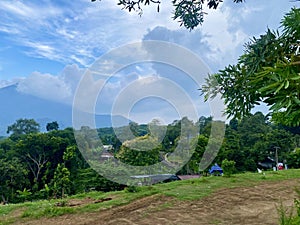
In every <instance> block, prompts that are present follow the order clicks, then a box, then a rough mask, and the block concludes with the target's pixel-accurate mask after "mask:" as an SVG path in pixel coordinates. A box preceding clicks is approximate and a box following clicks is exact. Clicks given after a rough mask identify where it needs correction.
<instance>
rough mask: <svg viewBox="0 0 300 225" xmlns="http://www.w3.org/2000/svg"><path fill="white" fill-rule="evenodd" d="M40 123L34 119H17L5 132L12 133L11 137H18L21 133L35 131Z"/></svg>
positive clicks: (38, 128)
mask: <svg viewBox="0 0 300 225" xmlns="http://www.w3.org/2000/svg"><path fill="white" fill-rule="evenodd" d="M39 130H40V125H39V124H38V123H37V122H36V121H35V120H34V119H18V120H17V121H16V122H15V123H14V124H12V125H10V126H8V128H7V133H8V134H9V133H12V135H11V137H12V138H16V139H17V138H18V137H20V136H21V135H22V134H30V133H37V132H39Z"/></svg>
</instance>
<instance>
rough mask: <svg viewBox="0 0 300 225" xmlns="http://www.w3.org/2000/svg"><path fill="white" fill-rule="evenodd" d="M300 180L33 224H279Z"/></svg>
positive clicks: (145, 200) (151, 200) (141, 202)
mask: <svg viewBox="0 0 300 225" xmlns="http://www.w3.org/2000/svg"><path fill="white" fill-rule="evenodd" d="M296 186H298V187H299V186H300V180H288V181H284V182H275V183H264V184H260V185H257V186H253V187H239V188H233V189H226V188H224V189H222V190H219V191H217V192H215V193H214V194H212V195H210V196H208V197H205V198H203V199H201V200H197V201H179V200H176V199H174V198H171V197H159V196H151V197H146V198H143V199H140V200H137V201H134V202H132V203H130V204H128V205H125V206H119V207H115V208H112V209H109V210H103V211H100V212H98V213H84V214H71V215H64V216H60V217H56V218H50V219H49V218H48V219H47V218H43V219H39V220H36V221H29V222H27V223H24V222H23V223H22V224H28V225H29V224H30V225H40V224H41V225H52V224H55V225H56V224H57V225H69V224H72V225H73V224H74V225H75V224H76V225H84V224H86V225H87V224H93V225H94V224H101V225H118V224H120V225H152V224H153V225H160V224H161V225H171V224H172V225H173V224H174V225H175V224H176V225H181V224H185V225H202V224H203V225H204V224H205V225H209V224H222V225H235V224H237V225H248V224H249V225H250V224H251V225H256V224H257V225H261V224H264V225H269V224H270V225H271V224H278V213H277V210H276V206H277V207H278V205H279V204H280V202H282V203H283V205H285V206H292V205H293V199H294V197H296V193H295V191H294V189H295V187H296Z"/></svg>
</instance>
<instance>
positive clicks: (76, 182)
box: [0, 112, 300, 202]
mask: <svg viewBox="0 0 300 225" xmlns="http://www.w3.org/2000/svg"><path fill="white" fill-rule="evenodd" d="M213 123H220V124H221V122H217V121H213V119H212V118H211V117H201V118H200V119H199V121H197V123H193V122H192V121H190V120H188V118H183V119H181V120H176V121H174V122H173V123H171V124H169V125H167V126H165V125H160V124H159V123H158V122H157V121H154V122H153V123H152V126H147V125H138V124H136V123H133V122H131V123H130V124H129V126H128V127H121V128H100V129H98V130H97V131H98V134H99V137H100V140H101V144H103V145H110V146H113V148H110V149H109V153H110V154H111V155H113V156H114V157H115V158H117V159H119V160H121V161H122V162H124V163H126V164H130V165H133V166H147V165H153V164H155V163H157V162H161V161H163V160H167V158H169V160H170V161H172V160H173V162H174V161H175V162H176V160H178V159H171V157H169V155H172V153H173V152H174V151H176V149H178V148H177V146H185V144H186V143H188V144H190V145H191V143H192V144H193V146H194V149H193V150H194V151H193V153H192V155H191V156H190V160H189V161H188V163H187V164H186V165H185V166H184V167H182V168H181V169H180V170H179V171H178V173H179V174H197V173H199V162H200V160H201V158H202V156H203V153H204V152H205V151H206V148H207V144H208V141H209V138H210V133H211V127H212V124H213ZM183 124H184V126H185V128H186V129H185V130H182V125H183ZM84 129H89V128H86V127H85V128H84ZM194 129H198V130H197V133H198V132H199V135H197V136H191V137H190V136H189V134H188V133H189V131H191V130H194ZM39 130H40V129H39V124H38V123H36V122H35V121H34V120H28V119H20V120H17V121H16V123H14V124H13V125H11V126H9V127H8V130H7V131H8V133H9V137H7V138H3V139H1V140H0V196H1V198H2V202H20V201H24V200H34V199H47V198H59V197H64V196H65V195H72V194H76V193H82V192H86V191H90V190H98V191H111V190H120V189H122V188H124V185H120V184H118V183H115V182H112V181H109V180H107V179H106V178H104V177H102V176H101V175H99V174H98V173H96V172H95V171H94V170H93V169H91V168H90V166H89V165H88V163H87V162H86V160H85V159H84V158H83V156H82V154H81V152H80V151H79V149H78V146H77V143H76V140H75V138H74V130H73V129H72V128H66V129H64V130H59V127H58V124H57V123H56V122H53V123H49V124H47V132H45V133H41V132H40V131H39ZM128 131H130V132H128ZM183 132H186V133H185V134H183ZM299 134H300V128H299V127H296V128H289V127H284V126H280V125H274V124H272V123H270V122H269V121H268V119H267V118H266V117H265V116H264V115H263V114H262V113H260V112H258V113H255V114H254V115H250V116H249V117H247V118H244V119H243V120H241V121H236V120H232V121H230V123H229V124H227V125H226V130H225V137H224V140H223V142H222V146H221V148H220V150H219V151H218V154H217V156H216V157H215V159H214V161H213V162H212V163H218V164H220V165H221V163H222V161H223V160H224V159H227V160H230V161H234V162H235V169H236V172H244V171H256V169H257V166H258V162H261V161H263V160H264V159H266V158H267V157H271V158H275V147H276V148H277V149H278V159H279V161H280V162H284V163H286V164H287V165H288V166H289V167H290V168H292V167H293V168H299V167H300V135H299ZM120 135H121V136H120ZM126 135H127V136H126ZM184 136H186V137H188V139H189V138H190V139H191V140H189V142H185V141H183V140H182V139H184V138H183V137H184ZM120 137H121V138H120ZM120 139H122V140H120ZM124 140H126V141H124ZM87 146H89V145H87ZM137 148H138V149H137ZM185 149H186V148H184V147H183V148H182V150H183V151H184V150H185ZM135 175H138V174H135Z"/></svg>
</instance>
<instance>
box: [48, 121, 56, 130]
mask: <svg viewBox="0 0 300 225" xmlns="http://www.w3.org/2000/svg"><path fill="white" fill-rule="evenodd" d="M46 129H47V131H52V130H58V129H59V125H58V123H57V121H53V122H51V123H47V125H46Z"/></svg>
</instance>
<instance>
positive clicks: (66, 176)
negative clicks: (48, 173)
mask: <svg viewBox="0 0 300 225" xmlns="http://www.w3.org/2000/svg"><path fill="white" fill-rule="evenodd" d="M70 183H71V181H70V171H69V170H68V168H66V167H65V165H64V164H58V165H57V168H56V170H55V172H54V178H53V190H54V192H55V196H56V193H57V194H58V195H59V196H61V197H62V198H63V197H64V196H65V194H66V192H68V191H69V190H68V189H69V187H70Z"/></svg>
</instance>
